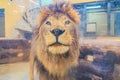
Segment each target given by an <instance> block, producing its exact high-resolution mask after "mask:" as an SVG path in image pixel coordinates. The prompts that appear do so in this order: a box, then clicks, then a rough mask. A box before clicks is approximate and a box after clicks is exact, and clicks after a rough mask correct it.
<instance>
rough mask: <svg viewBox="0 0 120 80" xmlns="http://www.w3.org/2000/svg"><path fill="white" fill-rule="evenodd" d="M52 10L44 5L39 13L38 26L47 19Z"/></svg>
mask: <svg viewBox="0 0 120 80" xmlns="http://www.w3.org/2000/svg"><path fill="white" fill-rule="evenodd" d="M49 13H50V10H49V9H47V8H46V7H43V8H42V9H41V10H40V12H39V14H38V20H37V25H38V27H40V26H41V25H42V24H43V23H44V21H45V20H46V19H47V17H48V16H49Z"/></svg>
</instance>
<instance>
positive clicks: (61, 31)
mask: <svg viewBox="0 0 120 80" xmlns="http://www.w3.org/2000/svg"><path fill="white" fill-rule="evenodd" d="M50 32H51V33H52V34H53V35H55V36H56V37H58V36H60V35H61V34H63V33H64V32H65V30H60V29H53V30H51V31H50Z"/></svg>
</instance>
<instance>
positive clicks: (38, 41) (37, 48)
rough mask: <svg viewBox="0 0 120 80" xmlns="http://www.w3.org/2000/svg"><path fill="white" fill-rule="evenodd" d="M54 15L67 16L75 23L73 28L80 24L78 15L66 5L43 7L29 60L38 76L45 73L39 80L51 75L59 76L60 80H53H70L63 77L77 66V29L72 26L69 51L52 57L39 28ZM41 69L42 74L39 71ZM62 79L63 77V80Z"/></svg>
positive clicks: (45, 79)
mask: <svg viewBox="0 0 120 80" xmlns="http://www.w3.org/2000/svg"><path fill="white" fill-rule="evenodd" d="M56 13H62V14H64V15H66V16H68V17H69V18H70V19H71V20H72V21H73V22H74V23H75V26H76V25H78V23H79V22H80V19H79V16H78V13H77V12H76V11H75V10H74V9H73V8H72V6H71V5H70V4H68V3H60V4H54V5H49V6H47V7H43V8H42V9H41V11H40V13H39V19H38V27H37V28H36V30H35V33H34V36H33V39H32V44H31V58H32V59H33V58H34V59H35V62H36V67H37V71H38V72H39V75H42V74H41V73H45V75H44V76H45V77H42V79H41V80H47V78H49V77H48V76H46V75H49V76H50V75H52V76H54V77H56V76H57V77H58V76H59V78H60V79H55V80H72V79H68V78H67V79H66V78H65V76H67V74H68V73H69V71H70V68H72V67H75V66H77V64H78V57H79V45H78V29H77V27H74V26H73V27H74V33H72V35H73V36H74V38H75V39H74V40H73V44H71V45H70V46H69V47H70V49H69V51H68V52H67V53H65V54H62V55H59V54H56V55H53V54H50V53H49V52H47V47H46V46H45V42H44V41H45V40H44V37H43V33H45V31H44V29H43V30H41V31H40V29H41V28H44V27H42V24H43V23H44V21H45V20H46V19H47V18H48V17H49V16H50V15H54V14H56ZM32 62H34V61H31V64H32V65H33V63H32ZM41 67H42V70H43V71H44V72H41V71H40V70H41ZM43 68H44V69H43ZM42 76H43V75H42ZM62 77H64V79H63V78H62ZM50 80H52V79H50Z"/></svg>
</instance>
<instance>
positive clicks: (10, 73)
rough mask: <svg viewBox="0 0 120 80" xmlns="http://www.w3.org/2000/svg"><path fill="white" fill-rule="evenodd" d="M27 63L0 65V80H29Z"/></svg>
mask: <svg viewBox="0 0 120 80" xmlns="http://www.w3.org/2000/svg"><path fill="white" fill-rule="evenodd" d="M28 74H29V64H28V62H20V63H12V64H0V80H29V79H28Z"/></svg>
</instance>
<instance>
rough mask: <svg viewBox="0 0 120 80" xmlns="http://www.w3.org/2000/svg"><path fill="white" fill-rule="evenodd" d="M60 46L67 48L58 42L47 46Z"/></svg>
mask: <svg viewBox="0 0 120 80" xmlns="http://www.w3.org/2000/svg"><path fill="white" fill-rule="evenodd" d="M62 45H63V46H69V45H68V44H63V43H60V42H58V41H56V42H54V43H52V44H50V45H49V46H62Z"/></svg>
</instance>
